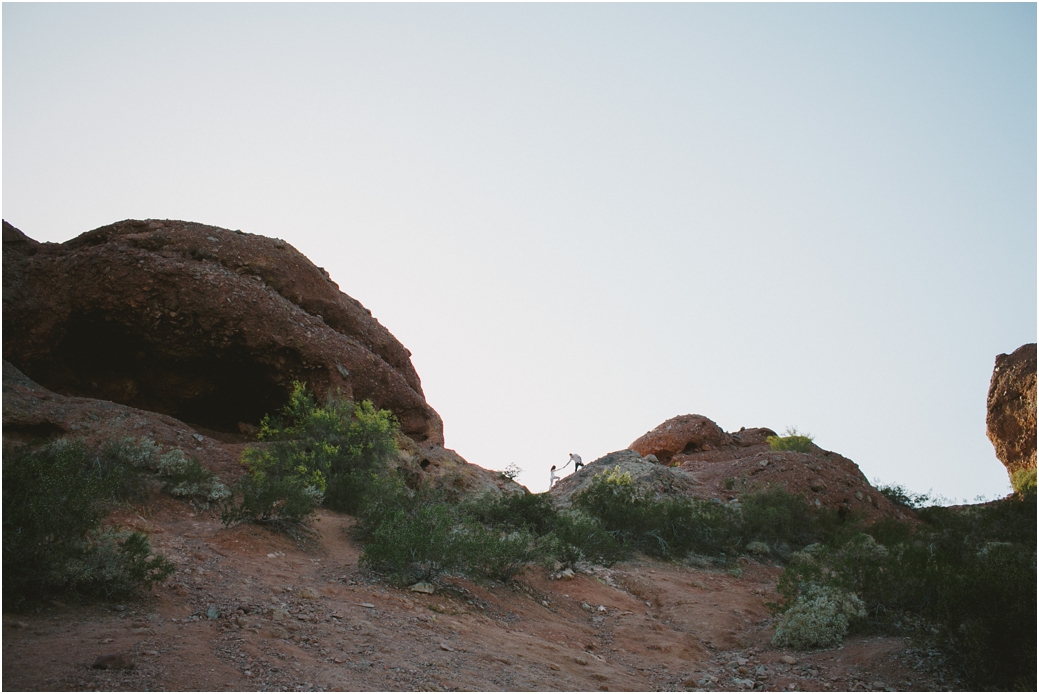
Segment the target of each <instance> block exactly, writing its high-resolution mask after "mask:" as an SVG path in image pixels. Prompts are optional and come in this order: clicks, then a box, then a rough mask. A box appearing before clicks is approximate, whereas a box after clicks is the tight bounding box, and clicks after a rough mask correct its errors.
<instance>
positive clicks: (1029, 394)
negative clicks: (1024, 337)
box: [985, 343, 1036, 474]
mask: <svg viewBox="0 0 1039 694" xmlns="http://www.w3.org/2000/svg"><path fill="white" fill-rule="evenodd" d="M1035 360H1036V348H1035V343H1032V344H1027V345H1022V346H1021V347H1018V348H1017V349H1016V350H1014V353H1013V354H1000V355H999V356H998V357H996V367H995V369H993V371H992V381H991V382H990V383H989V389H988V414H987V416H986V417H985V423H986V425H987V430H988V437H989V440H990V441H991V442H992V445H993V446H994V447H995V448H996V457H998V458H999V459H1000V460H1001V461H1002V462H1003V464H1004V465H1006V468H1007V473H1008V474H1013V473H1014V472H1017V471H1018V470H1024V469H1028V468H1032V469H1034V468H1035V436H1036V429H1035V407H1036V405H1035V395H1036V382H1035Z"/></svg>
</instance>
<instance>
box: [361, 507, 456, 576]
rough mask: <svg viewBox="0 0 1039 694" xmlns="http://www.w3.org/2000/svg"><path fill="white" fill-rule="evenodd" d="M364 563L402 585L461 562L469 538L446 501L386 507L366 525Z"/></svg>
mask: <svg viewBox="0 0 1039 694" xmlns="http://www.w3.org/2000/svg"><path fill="white" fill-rule="evenodd" d="M364 534H365V536H366V537H365V540H364V551H363V552H362V553H361V565H362V566H367V567H368V568H370V569H372V570H373V571H376V572H378V573H381V574H383V575H385V576H387V577H388V578H390V579H391V580H392V581H394V582H396V583H397V584H399V585H409V584H412V583H415V582H417V581H431V580H433V579H434V578H436V577H437V576H439V575H440V574H441V573H443V572H445V571H451V570H453V569H455V568H457V567H458V566H459V565H460V564H461V562H462V556H463V554H464V545H465V543H467V541H468V538H466V537H465V536H464V534H463V533H462V532H461V530H460V529H459V524H458V519H457V518H456V517H455V515H454V514H453V513H452V512H451V509H450V508H449V507H448V505H447V504H445V503H443V502H439V503H432V504H419V505H418V506H417V507H416V508H414V509H411V510H410V511H409V510H405V509H403V508H398V509H396V510H394V511H392V512H387V511H386V510H384V512H383V515H382V518H380V519H379V521H377V522H374V523H372V522H369V524H368V527H366V528H365V533H364Z"/></svg>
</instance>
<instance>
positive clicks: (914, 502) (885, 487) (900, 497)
mask: <svg viewBox="0 0 1039 694" xmlns="http://www.w3.org/2000/svg"><path fill="white" fill-rule="evenodd" d="M876 487H877V491H878V492H880V493H881V494H883V495H884V496H885V497H887V500H888V501H890V502H891V503H893V504H894V505H895V506H901V507H903V508H910V509H914V510H915V509H920V508H923V507H924V506H927V505H928V504H929V503H932V502H933V501H934V499H932V498H931V494H930V493H927V494H916V493H913V492H911V491H909V490H908V489H906V488H905V486H903V485H901V484H881V483H880V482H879V481H878V482H877V483H876Z"/></svg>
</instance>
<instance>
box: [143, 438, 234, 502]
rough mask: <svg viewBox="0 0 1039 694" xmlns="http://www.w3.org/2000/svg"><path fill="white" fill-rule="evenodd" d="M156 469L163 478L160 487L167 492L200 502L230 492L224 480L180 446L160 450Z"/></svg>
mask: <svg viewBox="0 0 1039 694" xmlns="http://www.w3.org/2000/svg"><path fill="white" fill-rule="evenodd" d="M158 473H159V477H161V478H163V479H164V480H165V481H166V484H165V486H164V487H163V491H164V492H166V493H167V494H169V495H170V496H175V497H179V498H182V499H191V500H193V501H195V502H196V503H199V504H201V505H203V506H209V504H214V503H218V502H220V501H223V500H224V499H227V498H229V497H230V496H231V490H230V489H228V488H227V486H226V485H225V484H224V483H223V482H221V481H220V480H219V479H217V477H216V476H215V475H214V474H213V473H212V472H210V471H209V470H207V469H206V468H205V467H204V466H203V465H202V464H201V463H199V462H198V461H197V460H195V459H194V458H188V457H187V456H186V455H184V451H182V450H180V449H179V448H171V449H170V450H168V451H166V452H165V453H163V454H162V456H161V457H160V458H159V463H158Z"/></svg>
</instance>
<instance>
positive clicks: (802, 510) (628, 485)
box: [573, 468, 841, 558]
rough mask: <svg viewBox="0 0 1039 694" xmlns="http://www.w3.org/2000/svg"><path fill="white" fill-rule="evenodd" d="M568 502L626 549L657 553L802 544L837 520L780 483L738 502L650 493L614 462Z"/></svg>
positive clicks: (834, 525)
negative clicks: (751, 544)
mask: <svg viewBox="0 0 1039 694" xmlns="http://www.w3.org/2000/svg"><path fill="white" fill-rule="evenodd" d="M573 503H574V506H575V508H577V509H579V510H581V511H583V512H585V513H587V514H588V515H590V516H592V517H593V518H595V519H597V520H598V521H599V522H600V523H601V524H602V526H603V528H604V529H605V530H607V531H608V532H610V533H612V534H613V535H614V537H615V538H616V539H617V540H618V542H620V543H621V545H622V546H623V547H625V548H626V549H627V550H628V551H636V552H644V553H646V554H649V555H651V556H656V557H661V558H682V557H685V556H686V555H688V554H690V553H695V554H706V555H711V556H720V555H723V554H726V553H728V554H735V553H737V552H739V551H740V548H741V547H743V546H745V545H746V544H747V543H749V542H754V541H759V542H766V543H769V544H772V545H775V546H787V548H789V546H790V545H793V546H804V545H805V544H808V543H810V542H817V541H819V540H822V539H824V538H826V537H828V536H829V535H830V534H832V533H834V532H836V531H837V528H838V527H839V525H840V523H841V521H840V519H839V518H837V515H836V514H835V513H832V512H830V511H828V510H824V509H816V508H813V507H812V506H810V505H809V504H808V503H807V502H806V501H805V500H804V498H803V497H802V496H800V495H797V494H792V493H789V492H786V491H785V490H782V489H766V490H762V491H757V492H752V493H749V494H745V495H744V496H743V498H742V501H741V503H740V504H722V503H719V502H716V501H706V500H702V499H693V498H679V499H676V498H664V499H652V498H650V497H649V496H648V495H647V494H646V492H645V491H644V490H640V489H638V488H637V486H636V485H635V484H634V483H633V481H632V478H631V475H630V474H627V473H621V472H620V470H619V468H618V469H615V470H612V471H606V472H604V473H600V475H597V476H596V477H595V478H594V479H593V481H592V484H591V485H590V486H589V487H588V488H587V489H585V490H584V491H583V492H581V493H580V494H578V495H577V496H575V497H574V500H573Z"/></svg>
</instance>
